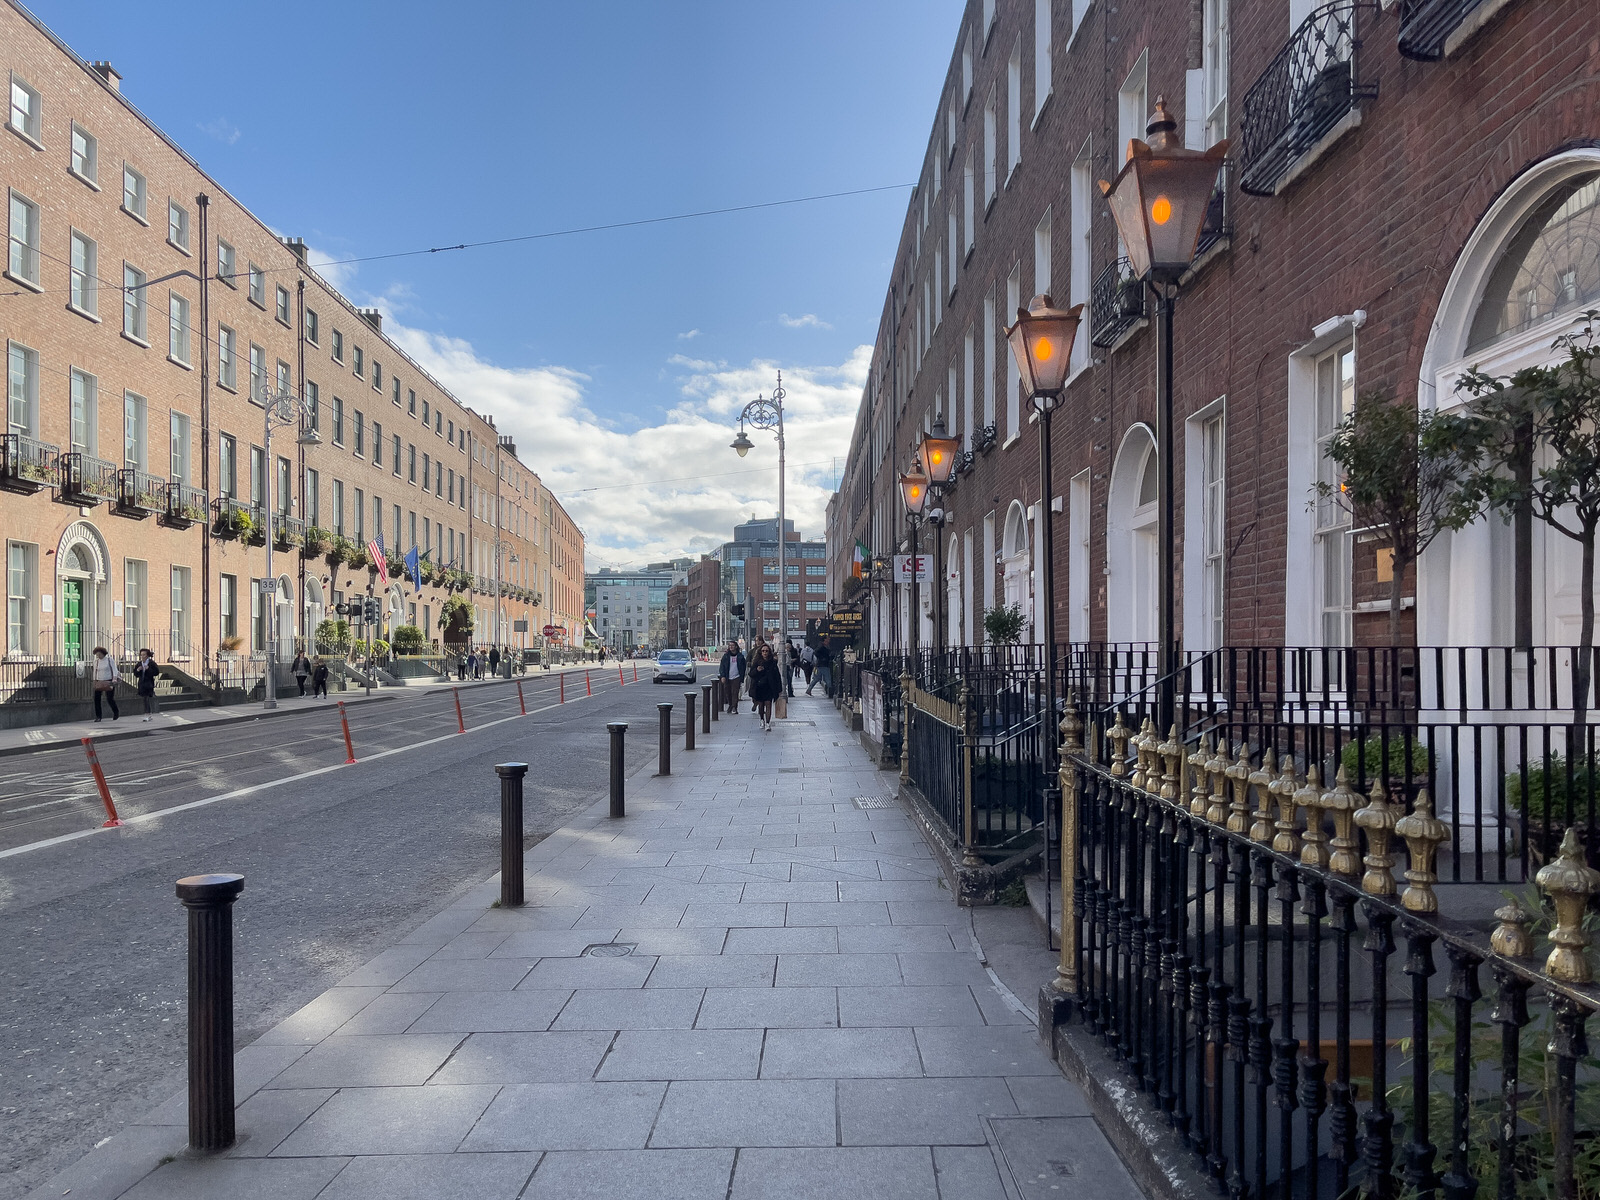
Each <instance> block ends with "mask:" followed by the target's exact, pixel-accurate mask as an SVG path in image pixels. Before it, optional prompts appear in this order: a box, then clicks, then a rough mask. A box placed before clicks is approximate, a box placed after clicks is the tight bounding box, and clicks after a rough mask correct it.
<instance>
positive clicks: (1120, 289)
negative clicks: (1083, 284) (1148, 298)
mask: <svg viewBox="0 0 1600 1200" xmlns="http://www.w3.org/2000/svg"><path fill="white" fill-rule="evenodd" d="M1144 317H1145V295H1144V283H1143V281H1142V280H1139V279H1137V278H1135V277H1134V274H1133V266H1132V264H1130V263H1129V262H1128V260H1127V259H1126V258H1118V259H1114V260H1113V261H1111V262H1109V263H1107V264H1106V266H1105V268H1104V269H1103V270H1102V271H1101V272H1100V274H1098V275H1096V276H1095V278H1094V283H1093V285H1092V286H1091V287H1090V288H1089V341H1090V343H1091V344H1093V345H1096V346H1099V347H1101V348H1102V349H1105V348H1107V347H1110V346H1114V345H1116V344H1117V339H1119V338H1120V337H1122V335H1123V334H1124V333H1126V332H1127V331H1128V330H1129V329H1132V328H1133V327H1134V326H1135V325H1137V324H1138V323H1139V322H1140V321H1142V320H1144Z"/></svg>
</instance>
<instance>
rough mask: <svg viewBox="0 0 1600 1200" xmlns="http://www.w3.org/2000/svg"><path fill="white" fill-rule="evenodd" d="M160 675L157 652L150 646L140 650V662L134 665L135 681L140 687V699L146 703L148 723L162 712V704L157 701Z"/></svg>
mask: <svg viewBox="0 0 1600 1200" xmlns="http://www.w3.org/2000/svg"><path fill="white" fill-rule="evenodd" d="M160 674H161V668H160V667H158V666H156V656H155V652H154V651H152V650H151V649H150V648H149V647H148V646H147V647H145V648H144V649H142V650H140V651H139V661H138V662H136V663H134V664H133V679H134V682H135V683H137V684H138V685H139V699H140V700H142V701H143V702H144V719H145V720H146V721H149V720H152V719H154V715H155V714H156V713H159V712H160V711H161V703H160V701H158V700H157V699H156V677H157V676H158V675H160Z"/></svg>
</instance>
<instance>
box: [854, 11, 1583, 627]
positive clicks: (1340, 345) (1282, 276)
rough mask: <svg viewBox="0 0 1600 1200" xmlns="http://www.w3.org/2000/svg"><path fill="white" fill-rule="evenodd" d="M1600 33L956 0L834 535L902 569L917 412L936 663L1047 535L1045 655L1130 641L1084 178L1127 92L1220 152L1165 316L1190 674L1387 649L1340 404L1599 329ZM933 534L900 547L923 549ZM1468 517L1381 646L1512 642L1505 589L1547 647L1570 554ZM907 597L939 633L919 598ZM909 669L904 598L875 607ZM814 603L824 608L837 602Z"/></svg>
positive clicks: (1122, 449)
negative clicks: (1035, 304) (1057, 646)
mask: <svg viewBox="0 0 1600 1200" xmlns="http://www.w3.org/2000/svg"><path fill="white" fill-rule="evenodd" d="M1597 46H1600V7H1596V6H1595V5H1593V4H1592V3H1584V2H1583V0H1537V2H1535V0H1479V2H1476V3H1474V2H1473V0H1452V2H1449V3H1445V2H1427V0H1416V2H1407V0H1403V2H1401V3H1391V2H1390V0H1384V2H1383V3H1378V2H1377V0H1333V2H1331V3H1324V4H1320V5H1316V4H1313V3H1311V2H1310V0H1147V2H1146V3H1141V4H1121V5H1110V4H1102V3H1090V2H1088V0H972V2H971V3H969V4H968V5H967V7H966V10H965V12H964V14H963V16H962V20H961V23H960V26H959V28H958V29H957V30H956V31H955V39H954V45H953V49H952V53H951V59H950V66H949V70H948V74H947V78H946V83H945V87H944V91H943V94H942V96H941V98H940V101H939V104H938V107H937V109H936V111H935V113H934V114H933V122H932V128H931V131H930V135H929V140H928V147H927V154H926V158H925V161H924V166H923V170H922V178H921V183H920V185H919V186H918V187H917V189H916V191H915V193H914V195H913V196H912V199H911V202H910V204H909V205H908V207H907V211H906V218H905V224H904V227H903V229H902V232H901V235H900V242H899V247H898V250H897V253H896V257H895V261H894V268H893V271H892V274H891V276H890V279H889V286H888V290H887V294H886V296H885V299H884V305H883V312H882V317H881V322H880V326H879V330H878V334H877V339H876V346H875V351H874V355H873V360H872V365H871V371H870V375H869V382H868V384H867V386H866V388H865V390H864V392H863V395H862V400H861V407H860V411H859V415H858V420H857V424H856V429H855V435H854V440H853V443H852V446H851V452H850V457H849V462H848V465H847V468H846V471H845V474H844V486H843V487H842V488H841V492H840V512H839V513H838V515H837V520H836V522H835V523H834V525H833V526H832V527H831V528H832V529H833V530H834V531H836V532H835V536H836V538H837V539H838V541H839V542H840V543H841V544H840V545H836V546H834V547H833V548H832V553H833V557H834V562H835V566H836V571H835V575H836V577H843V576H844V575H845V574H847V572H846V571H845V570H844V569H843V566H844V563H845V561H846V559H847V553H846V551H845V550H844V547H845V546H849V545H853V543H854V542H855V541H857V540H859V541H860V542H861V543H862V544H863V545H864V546H865V547H867V549H868V550H869V552H870V554H872V555H883V554H888V553H891V552H893V551H895V550H897V549H902V550H903V549H904V548H905V542H906V533H907V527H906V518H905V514H904V510H903V507H902V504H901V502H900V499H899V495H898V492H897V489H896V484H895V480H896V473H897V472H899V471H902V470H905V469H907V468H908V467H909V465H910V462H911V459H912V449H911V446H912V444H913V443H914V442H915V441H916V440H917V439H918V438H919V437H920V436H921V434H922V432H923V431H924V430H925V429H927V428H928V427H929V426H930V424H931V423H932V421H933V420H934V417H935V416H936V415H942V416H943V417H944V420H945V422H946V423H947V425H948V426H949V428H950V431H951V432H952V433H953V434H955V435H957V436H959V437H960V439H961V446H962V449H963V451H964V452H966V454H967V456H968V457H967V458H965V459H964V460H963V467H962V469H961V471H960V473H959V475H958V478H957V481H956V486H955V488H954V489H953V491H951V492H950V494H949V495H948V496H947V497H946V502H945V505H944V507H945V509H946V510H947V512H948V513H949V519H948V520H947V522H946V523H945V525H944V528H943V529H942V531H940V532H939V533H938V534H937V536H938V537H939V538H940V539H941V540H942V545H941V547H940V549H941V551H942V555H943V561H944V564H945V568H946V570H945V576H946V577H945V579H944V580H943V581H942V582H941V583H938V584H936V585H934V586H933V587H928V586H924V587H923V589H922V612H921V613H920V614H919V615H918V619H919V620H920V621H921V644H922V645H923V646H924V647H926V646H929V645H932V644H934V642H935V640H936V638H935V629H934V624H933V621H934V613H935V611H939V612H941V613H943V614H945V616H944V617H943V624H944V626H945V628H944V629H943V630H942V632H943V635H944V641H945V642H946V643H947V644H949V645H973V644H978V643H980V642H982V640H983V625H982V614H983V611H984V610H985V609H986V608H990V607H993V606H994V605H996V604H1001V603H1017V604H1019V605H1020V606H1021V608H1022V610H1023V612H1024V614H1025V616H1026V618H1027V628H1028V637H1030V638H1032V639H1038V638H1040V637H1041V636H1042V627H1043V622H1042V620H1041V617H1042V613H1041V612H1040V611H1039V608H1038V604H1037V602H1036V596H1037V595H1038V594H1039V591H1040V589H1039V587H1038V584H1039V579H1040V572H1041V563H1042V541H1041V532H1042V527H1043V515H1044V512H1045V504H1046V503H1048V504H1049V505H1050V506H1051V507H1052V508H1053V510H1054V523H1055V553H1054V563H1055V576H1056V578H1055V589H1054V594H1055V598H1056V604H1057V611H1056V613H1055V627H1056V630H1057V638H1058V639H1059V640H1063V641H1065V640H1068V639H1071V640H1073V641H1078V642H1087V641H1102V642H1145V641H1149V640H1151V639H1153V638H1154V637H1155V634H1156V603H1157V561H1158V547H1157V544H1156V511H1157V502H1158V499H1159V488H1158V486H1157V484H1158V478H1157V472H1156V470H1155V462H1156V445H1155V431H1156V423H1157V422H1156V415H1157V414H1156V404H1155V401H1156V397H1155V370H1156V347H1155V344H1154V343H1155V338H1154V331H1153V330H1152V329H1151V328H1150V316H1151V311H1150V302H1149V299H1148V297H1147V296H1146V295H1145V294H1144V292H1143V289H1142V288H1140V287H1139V286H1138V285H1137V284H1135V283H1131V282H1130V280H1129V278H1128V271H1127V262H1126V259H1125V258H1124V257H1123V256H1122V254H1121V248H1120V246H1119V244H1118V239H1117V233H1116V229H1115V226H1114V224H1113V222H1112V220H1111V216H1110V212H1109V210H1108V208H1107V206H1106V204H1105V201H1104V199H1103V198H1102V197H1101V194H1100V191H1099V188H1098V186H1097V181H1099V180H1109V179H1112V178H1114V176H1115V174H1116V171H1117V170H1118V168H1119V166H1120V164H1121V162H1122V160H1123V157H1124V152H1125V148H1126V146H1127V144H1128V141H1129V139H1130V138H1134V137H1140V138H1142V137H1144V136H1145V127H1146V122H1147V120H1148V119H1149V115H1150V113H1151V110H1152V108H1153V106H1154V103H1155V100H1156V98H1157V97H1164V98H1165V100H1166V103H1167V106H1168V108H1169V110H1170V111H1171V112H1172V113H1173V115H1174V116H1175V117H1176V118H1177V120H1178V121H1179V128H1180V130H1181V133H1182V135H1183V138H1184V140H1185V142H1186V144H1187V145H1189V146H1191V147H1195V148H1202V147H1207V146H1210V145H1212V144H1214V143H1216V142H1217V141H1219V140H1221V139H1223V138H1227V139H1229V140H1230V143H1231V148H1230V150H1229V154H1228V165H1227V168H1226V171H1225V174H1224V177H1223V184H1222V187H1221V188H1220V190H1219V192H1218V194H1217V196H1216V198H1215V199H1214V201H1213V205H1212V209H1211V211H1210V213H1209V215H1208V220H1207V225H1206V231H1205V233H1204V235H1203V236H1202V240H1201V251H1200V254H1199V256H1198V258H1197V260H1196V262H1195V265H1194V268H1193V270H1192V271H1191V273H1190V275H1189V277H1188V278H1187V280H1186V281H1185V282H1184V285H1183V288H1182V292H1181V295H1180V298H1179V300H1178V302H1177V315H1176V325H1175V362H1176V390H1175V409H1176V413H1175V421H1174V431H1173V432H1174V437H1175V439H1176V440H1177V442H1178V444H1177V446H1175V447H1174V451H1175V460H1176V479H1177V484H1176V488H1175V494H1174V502H1175V507H1176V536H1177V554H1176V562H1177V570H1178V575H1179V590H1178V596H1179V600H1178V615H1177V619H1178V628H1179V631H1180V633H1181V638H1182V643H1183V645H1184V647H1185V649H1187V650H1206V649H1210V648H1214V647H1218V646H1224V645H1246V644H1254V645H1261V644H1278V645H1290V646H1296V645H1299V646H1319V645H1334V646H1337V645H1350V644H1363V643H1367V642H1377V641H1382V640H1384V639H1386V637H1387V627H1386V624H1385V623H1386V620H1387V614H1386V603H1387V602H1386V597H1387V592H1388V586H1389V585H1388V583H1387V582H1386V576H1385V568H1386V565H1387V559H1386V557H1385V556H1384V555H1382V554H1380V553H1379V552H1378V550H1379V547H1378V544H1377V543H1376V542H1375V541H1372V540H1369V539H1367V538H1366V537H1364V536H1363V534H1362V532H1361V531H1359V530H1353V529H1351V528H1350V522H1349V520H1348V518H1347V517H1346V516H1345V515H1344V514H1343V512H1342V511H1341V510H1340V509H1339V508H1338V506H1336V505H1331V504H1322V505H1313V504H1312V503H1311V495H1312V488H1313V486H1314V484H1315V483H1316V482H1317V481H1318V480H1319V479H1327V478H1330V477H1331V475H1330V469H1331V468H1330V464H1329V463H1328V461H1327V458H1326V456H1325V454H1324V446H1325V444H1326V441H1327V439H1328V437H1329V435H1330V434H1331V432H1332V430H1333V428H1334V427H1335V425H1336V424H1337V422H1338V420H1339V418H1340V416H1341V415H1342V414H1343V413H1345V412H1347V411H1348V410H1349V408H1350V406H1351V404H1352V403H1353V401H1354V398H1355V396H1356V395H1357V394H1358V393H1361V394H1366V393H1368V392H1369V391H1377V392H1382V393H1385V394H1387V395H1390V396H1392V397H1395V398H1398V399H1402V400H1404V401H1406V402H1413V403H1416V404H1418V405H1419V406H1421V407H1423V408H1424V409H1427V408H1438V409H1447V408H1450V407H1451V406H1454V405H1456V404H1457V403H1459V398H1458V396H1457V394H1456V392H1455V390H1454V384H1455V380H1456V379H1457V378H1458V377H1459V376H1460V374H1461V373H1462V371H1463V369H1464V368H1466V367H1467V366H1469V365H1471V364H1474V363H1476V364H1479V365H1481V366H1482V367H1484V368H1485V369H1487V370H1491V371H1493V372H1496V373H1500V374H1504V373H1507V372H1508V371H1510V370H1512V369H1514V368H1516V367H1518V366H1521V365H1524V364H1527V363H1531V362H1536V361H1540V360H1541V359H1542V358H1544V357H1546V356H1548V355H1550V354H1551V350H1550V345H1551V342H1552V340H1553V339H1554V338H1555V337H1556V336H1557V335H1559V334H1561V333H1564V332H1567V331H1570V330H1572V329H1573V328H1574V327H1575V324H1578V323H1581V313H1582V311H1583V310H1584V309H1585V308H1593V307H1597V306H1600V300H1597V297H1600V69H1597V68H1600V58H1597V53H1600V52H1597V49H1596V47H1597ZM1039 292H1049V293H1051V294H1052V295H1053V296H1054V297H1055V299H1056V301H1057V302H1058V303H1060V304H1063V305H1066V304H1082V305H1083V306H1084V319H1083V323H1082V325H1081V327H1080V329H1079V332H1078V335H1077V340H1076V344H1075V345H1074V348H1073V356H1074V357H1073V373H1072V376H1071V381H1070V383H1069V386H1068V388H1067V391H1066V395H1065V400H1064V403H1063V405H1062V407H1061V408H1060V409H1059V410H1058V412H1057V415H1056V417H1055V420H1054V430H1053V451H1054V453H1053V456H1052V463H1053V476H1054V480H1055V481H1056V487H1055V488H1054V489H1053V491H1054V494H1053V495H1052V496H1049V497H1043V496H1041V495H1040V487H1039V481H1040V472H1039V446H1038V437H1039V433H1038V425H1037V423H1036V422H1032V421H1030V419H1029V414H1028V411H1027V407H1026V404H1025V400H1026V398H1025V397H1023V396H1021V395H1020V394H1019V388H1018V382H1017V375H1016V371H1015V369H1014V367H1013V365H1012V363H1011V361H1010V358H1009V353H1008V349H1007V347H1006V344H1005V340H1004V328H1005V326H1006V325H1007V324H1009V323H1010V322H1011V321H1012V320H1014V319H1015V317H1014V314H1015V312H1016V310H1017V308H1018V306H1019V305H1026V304H1027V303H1028V300H1029V298H1030V297H1031V296H1033V295H1034V294H1036V293H1039ZM934 536H935V534H934V531H933V530H932V529H930V528H927V527H924V529H923V530H922V543H921V545H922V549H923V551H924V552H925V553H926V552H931V549H932V544H933V543H932V539H933V537H934ZM1515 541H1516V537H1515V536H1514V533H1513V531H1512V529H1511V528H1510V527H1509V526H1507V525H1504V524H1501V523H1500V522H1498V521H1494V522H1491V521H1487V520H1485V521H1480V522H1478V523H1477V524H1476V525H1474V526H1472V527H1471V528H1469V529H1467V530H1466V531H1464V532H1462V533H1459V534H1456V535H1454V536H1446V537H1443V538H1441V539H1440V540H1439V541H1437V542H1436V543H1435V544H1434V545H1433V547H1432V548H1430V549H1429V550H1428V551H1427V553H1426V554H1425V555H1424V557H1423V560H1422V562H1421V565H1420V568H1419V570H1418V572H1417V578H1416V579H1414V580H1411V581H1409V582H1408V585H1407V587H1406V589H1405V590H1406V601H1405V603H1406V606H1407V608H1406V615H1405V625H1404V628H1405V631H1406V632H1405V636H1406V637H1407V638H1408V639H1416V640H1417V641H1418V642H1420V643H1421V644H1423V645H1501V646H1504V645H1509V644H1511V643H1510V640H1509V639H1510V638H1511V637H1512V635H1513V627H1514V625H1516V624H1518V622H1519V614H1518V613H1517V611H1516V607H1517V604H1518V601H1517V597H1516V589H1515V587H1514V582H1513V581H1514V578H1515V576H1516V574H1517V572H1516V571H1514V570H1513V564H1514V563H1516V562H1517V561H1522V562H1524V563H1527V564H1531V566H1530V567H1529V570H1530V571H1531V572H1532V576H1533V586H1532V587H1531V588H1529V589H1526V590H1525V591H1524V593H1523V595H1524V596H1525V597H1526V596H1530V595H1531V601H1525V603H1530V604H1531V606H1532V611H1531V612H1529V613H1526V614H1521V616H1520V621H1521V625H1522V628H1524V629H1526V628H1531V629H1532V631H1533V635H1532V636H1533V642H1534V644H1536V645H1537V644H1544V645H1551V644H1557V645H1559V644H1566V645H1571V644H1572V643H1574V642H1575V641H1576V620H1577V615H1578V613H1579V610H1580V597H1579V595H1578V589H1577V586H1576V580H1577V558H1578V550H1577V548H1576V543H1574V542H1571V541H1570V540H1568V539H1566V538H1563V537H1560V536H1559V535H1556V534H1555V533H1553V532H1546V531H1545V527H1543V526H1541V525H1539V524H1538V523H1535V525H1534V528H1533V531H1532V534H1531V545H1527V546H1524V547H1522V548H1521V551H1520V554H1521V556H1522V557H1521V558H1520V559H1519V557H1518V555H1519V551H1518V548H1517V547H1516V546H1515V545H1514V542H1515ZM935 591H937V592H938V593H939V601H938V604H937V607H936V606H935V604H934V601H933V598H932V596H931V594H930V593H933V592H935ZM871 596H872V598H871V601H870V617H869V630H870V637H871V641H872V644H873V645H875V646H880V647H889V646H904V645H906V644H907V643H908V640H909V633H910V620H911V619H912V617H911V596H910V589H909V587H900V588H898V589H896V588H893V587H892V586H882V585H878V586H875V587H873V589H872V591H871ZM836 598H837V597H836Z"/></svg>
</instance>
